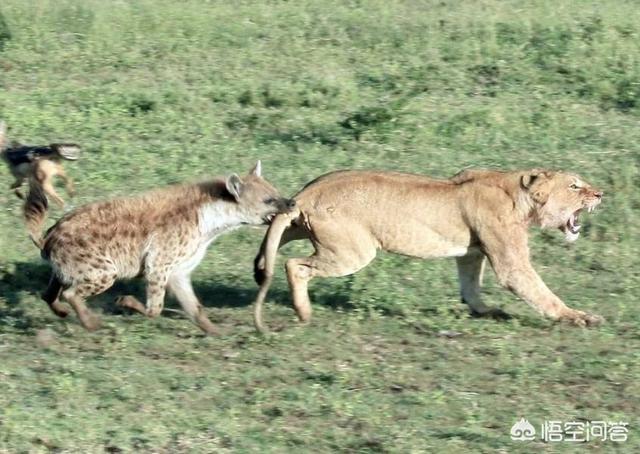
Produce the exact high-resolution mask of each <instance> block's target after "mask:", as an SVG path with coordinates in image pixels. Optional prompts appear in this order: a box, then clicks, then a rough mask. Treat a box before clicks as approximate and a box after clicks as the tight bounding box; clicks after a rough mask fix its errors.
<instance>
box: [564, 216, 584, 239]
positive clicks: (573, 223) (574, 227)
mask: <svg viewBox="0 0 640 454" xmlns="http://www.w3.org/2000/svg"><path fill="white" fill-rule="evenodd" d="M579 215H580V210H577V211H576V212H575V213H573V214H572V215H571V216H569V220H568V221H567V224H566V227H567V230H568V231H569V232H571V233H573V234H574V235H575V234H577V233H578V232H580V229H581V228H582V226H581V225H580V224H579V222H578V216H579Z"/></svg>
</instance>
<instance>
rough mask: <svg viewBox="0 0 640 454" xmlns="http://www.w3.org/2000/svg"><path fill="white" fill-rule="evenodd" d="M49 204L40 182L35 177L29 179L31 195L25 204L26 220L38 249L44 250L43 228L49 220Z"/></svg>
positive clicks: (28, 229) (30, 234)
mask: <svg viewBox="0 0 640 454" xmlns="http://www.w3.org/2000/svg"><path fill="white" fill-rule="evenodd" d="M48 210H49V202H48V201H47V196H46V195H45V193H44V189H43V188H42V185H41V184H40V182H39V181H38V180H37V179H36V178H35V177H34V176H31V177H30V178H29V194H28V195H27V200H26V201H25V202H24V220H25V222H26V224H27V231H28V232H29V237H30V238H31V240H32V241H33V242H34V243H35V245H36V246H37V247H38V249H42V247H43V241H42V226H43V225H44V221H45V220H46V219H47V211H48Z"/></svg>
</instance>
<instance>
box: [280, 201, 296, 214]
mask: <svg viewBox="0 0 640 454" xmlns="http://www.w3.org/2000/svg"><path fill="white" fill-rule="evenodd" d="M277 207H278V213H289V212H291V211H292V210H293V209H294V208H295V207H296V201H295V200H294V199H285V198H282V199H280V200H279V201H278V205H277Z"/></svg>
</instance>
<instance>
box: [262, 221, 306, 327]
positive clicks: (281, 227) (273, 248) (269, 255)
mask: <svg viewBox="0 0 640 454" xmlns="http://www.w3.org/2000/svg"><path fill="white" fill-rule="evenodd" d="M299 215H300V211H299V210H298V209H295V210H293V212H291V213H286V214H279V215H277V216H276V217H275V219H274V220H273V222H272V223H271V225H270V226H269V230H267V234H266V235H265V237H264V240H263V241H262V245H261V246H260V252H258V255H257V256H256V258H255V260H254V267H253V277H254V279H255V280H256V282H257V283H258V285H260V290H259V291H258V296H257V297H256V301H255V303H254V306H253V324H254V326H255V327H256V329H257V330H258V331H259V332H261V333H262V334H266V333H267V332H269V330H268V329H267V327H266V326H265V325H264V323H263V321H262V304H263V303H264V299H265V298H266V296H267V292H268V291H269V287H270V286H271V281H272V280H273V270H274V268H275V265H276V255H277V253H278V248H279V247H280V240H281V239H282V235H283V234H284V231H285V230H287V228H288V227H289V226H290V225H291V222H292V221H293V220H294V219H296V218H297V217H298V216H299Z"/></svg>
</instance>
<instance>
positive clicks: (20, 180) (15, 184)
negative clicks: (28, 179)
mask: <svg viewBox="0 0 640 454" xmlns="http://www.w3.org/2000/svg"><path fill="white" fill-rule="evenodd" d="M22 183H24V177H16V181H14V182H13V184H12V185H11V187H10V189H12V190H13V193H14V194H15V195H17V196H18V198H19V199H23V200H24V194H23V193H22V191H20V186H22Z"/></svg>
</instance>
